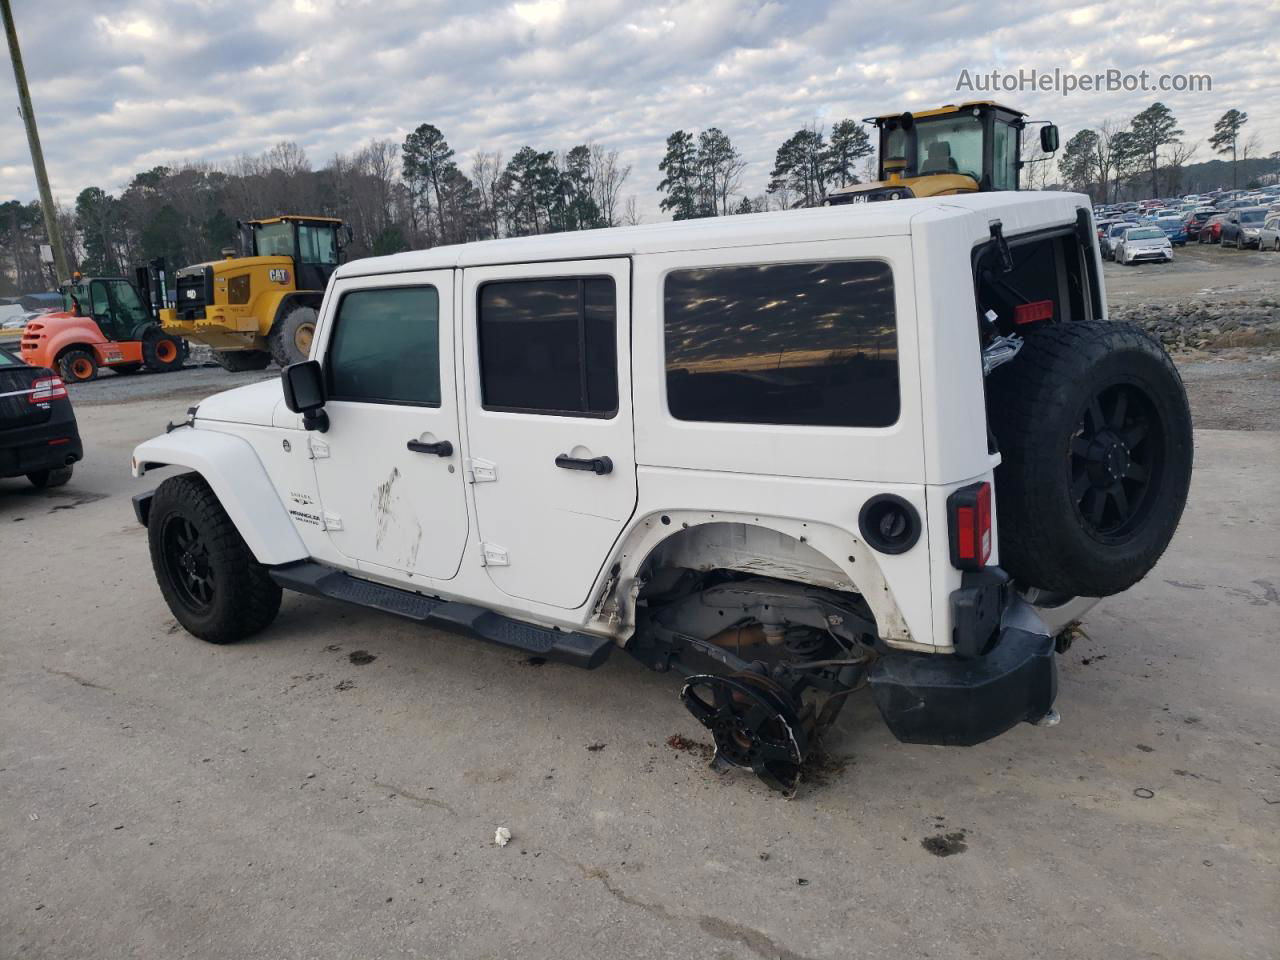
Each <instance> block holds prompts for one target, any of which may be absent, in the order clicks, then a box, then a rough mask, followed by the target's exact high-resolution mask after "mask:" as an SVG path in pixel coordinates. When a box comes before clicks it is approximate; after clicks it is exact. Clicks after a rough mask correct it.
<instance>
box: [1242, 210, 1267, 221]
mask: <svg viewBox="0 0 1280 960" xmlns="http://www.w3.org/2000/svg"><path fill="white" fill-rule="evenodd" d="M1265 212H1266V211H1265V210H1244V211H1242V212H1241V213H1240V222H1241V223H1261V222H1262V215H1263V214H1264V213H1265Z"/></svg>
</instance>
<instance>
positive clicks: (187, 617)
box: [147, 473, 280, 643]
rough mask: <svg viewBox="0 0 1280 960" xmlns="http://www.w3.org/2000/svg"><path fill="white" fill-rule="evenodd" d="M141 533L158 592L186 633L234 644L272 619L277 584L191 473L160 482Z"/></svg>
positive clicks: (209, 491) (207, 489)
mask: <svg viewBox="0 0 1280 960" xmlns="http://www.w3.org/2000/svg"><path fill="white" fill-rule="evenodd" d="M147 538H148V540H149V542H150V547H151V566H152V568H153V569H154V570H155V575H156V580H157V581H158V582H159V584H160V592H161V593H162V594H163V595H164V599H165V602H166V603H168V605H169V610H170V611H171V612H172V613H173V615H174V617H175V618H176V619H177V621H178V622H179V623H180V624H182V626H183V627H184V628H185V629H186V630H187V632H188V633H191V634H193V635H194V636H197V637H199V638H200V639H201V640H207V641H208V642H209V643H234V642H236V641H237V640H242V639H244V638H245V637H247V636H250V635H251V634H254V633H257V632H258V631H259V630H262V629H264V628H265V627H266V626H268V625H269V624H270V623H271V621H272V620H274V619H275V617H276V613H277V612H278V611H279V609H280V587H279V586H277V585H276V583H275V581H273V580H272V579H271V578H270V577H269V576H268V575H267V571H266V568H265V567H263V566H262V565H261V564H260V563H258V561H257V560H256V559H254V556H253V553H252V552H251V551H250V550H249V548H248V546H246V544H245V542H244V539H243V538H242V537H241V536H240V532H239V531H238V530H237V529H236V525H235V524H234V523H233V522H232V521H231V518H230V517H229V516H227V512H226V511H225V510H224V509H223V508H222V504H221V503H219V502H218V498H217V496H216V495H215V494H214V492H213V490H212V489H211V488H210V487H209V485H208V484H207V483H206V482H205V481H204V479H203V478H202V477H200V476H199V475H197V474H191V473H189V474H185V475H183V476H180V477H171V478H170V479H168V480H166V481H164V483H162V484H160V486H159V487H158V488H157V489H156V493H155V498H154V499H153V500H152V502H151V513H150V514H149V516H148V518H147Z"/></svg>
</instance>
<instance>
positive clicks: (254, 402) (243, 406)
mask: <svg viewBox="0 0 1280 960" xmlns="http://www.w3.org/2000/svg"><path fill="white" fill-rule="evenodd" d="M282 406H284V391H283V389H282V388H281V386H280V380H279V379H278V378H276V377H272V378H271V379H270V380H263V381H262V382H261V383H250V384H247V385H246V386H243V387H236V388H235V389H234V390H224V391H223V392H222V393H215V394H214V395H213V396H211V397H205V399H203V400H201V401H200V404H199V407H198V408H197V412H196V417H197V419H200V420H221V421H223V422H224V423H248V424H253V425H254V426H259V427H269V426H271V425H272V424H273V423H274V422H275V412H276V407H282Z"/></svg>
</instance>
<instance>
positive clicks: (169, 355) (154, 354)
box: [142, 329, 185, 373]
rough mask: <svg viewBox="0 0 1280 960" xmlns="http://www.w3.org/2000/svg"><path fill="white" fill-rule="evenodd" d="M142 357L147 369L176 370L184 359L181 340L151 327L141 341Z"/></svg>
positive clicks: (159, 370) (162, 371) (161, 371)
mask: <svg viewBox="0 0 1280 960" xmlns="http://www.w3.org/2000/svg"><path fill="white" fill-rule="evenodd" d="M142 359H143V362H145V363H146V366H147V369H148V370H155V371H158V372H160V373H164V372H167V371H169V370H178V369H180V368H181V367H182V361H183V360H184V359H185V355H184V351H183V349H182V341H181V340H179V339H178V338H177V337H171V336H169V335H168V334H164V333H160V331H159V330H156V329H153V330H152V331H151V332H150V333H149V334H148V335H147V337H146V338H145V339H144V340H143V341H142Z"/></svg>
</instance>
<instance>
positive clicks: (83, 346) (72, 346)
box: [53, 343, 97, 363]
mask: <svg viewBox="0 0 1280 960" xmlns="http://www.w3.org/2000/svg"><path fill="white" fill-rule="evenodd" d="M72 350H83V351H84V352H85V353H88V354H90V355H92V356H93V357H94V359H95V360H96V359H97V353H96V351H94V349H93V345H92V344H89V343H68V344H67V345H66V346H65V347H62V348H61V349H60V350H59V351H58V352H57V353H56V354H54V357H53V362H54V363H57V362H58V361H59V360H61V359H62V358H63V357H65V356H66V355H67V354H68V353H70V352H71V351H72Z"/></svg>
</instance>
